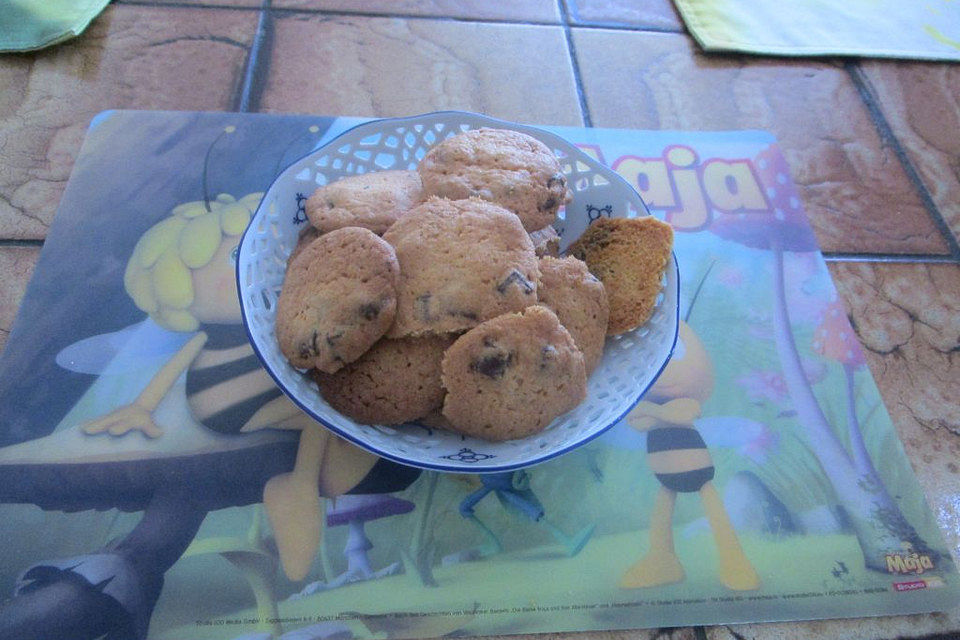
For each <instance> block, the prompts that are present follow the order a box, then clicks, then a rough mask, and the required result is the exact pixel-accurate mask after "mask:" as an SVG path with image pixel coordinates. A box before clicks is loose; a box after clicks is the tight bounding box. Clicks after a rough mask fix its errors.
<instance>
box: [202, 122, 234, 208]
mask: <svg viewBox="0 0 960 640" xmlns="http://www.w3.org/2000/svg"><path fill="white" fill-rule="evenodd" d="M236 130H237V128H236V127H235V126H233V125H232V124H231V125H229V126H226V127H224V128H223V131H221V132H220V135H218V136H217V137H216V138H214V139H213V142H211V143H210V146H209V147H207V155H205V156H204V157H203V173H202V174H201V176H202V177H201V183H200V185H201V187H200V188H201V189H202V191H203V206H204V207H206V209H207V211H211V209H210V190H209V188H208V187H207V167H209V166H210V152H212V151H213V148H214V147H215V146H217V143H218V142H220V138H222V137H223V136H225V135H226V134H228V133H233V132H234V131H236Z"/></svg>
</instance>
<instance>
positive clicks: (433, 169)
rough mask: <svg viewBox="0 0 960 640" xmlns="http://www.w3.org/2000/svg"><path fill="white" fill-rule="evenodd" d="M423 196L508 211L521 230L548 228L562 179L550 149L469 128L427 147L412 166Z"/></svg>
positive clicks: (510, 134) (521, 137)
mask: <svg viewBox="0 0 960 640" xmlns="http://www.w3.org/2000/svg"><path fill="white" fill-rule="evenodd" d="M417 171H419V172H420V178H421V179H422V180H423V193H424V195H425V196H441V197H444V198H450V199H451V200H459V199H462V198H470V197H478V198H482V199H484V200H489V201H490V202H495V203H496V204H499V205H500V206H502V207H504V208H506V209H508V210H510V211H512V212H514V213H515V214H517V216H519V218H520V220H521V222H523V227H524V228H525V229H526V230H527V231H535V230H537V229H542V228H543V227H545V226H547V225H548V224H551V223H552V222H553V221H554V219H555V218H556V216H557V209H559V208H560V205H562V204H564V203H565V202H566V201H567V198H568V193H567V179H566V177H565V176H564V175H563V171H562V169H561V168H560V163H559V162H558V161H557V158H556V156H554V155H553V153H552V152H551V151H550V149H549V148H548V147H547V146H546V145H545V144H543V143H542V142H540V141H539V140H537V139H536V138H532V137H530V136H528V135H526V134H523V133H520V132H518V131H509V130H506V129H489V128H482V129H473V130H471V131H467V132H465V133H461V134H458V135H455V136H453V137H451V138H448V139H446V140H444V141H443V142H441V143H440V144H438V145H437V146H435V147H433V148H432V149H430V151H428V152H427V155H426V156H424V158H423V160H422V161H421V162H420V164H419V165H418V166H417Z"/></svg>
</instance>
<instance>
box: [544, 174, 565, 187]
mask: <svg viewBox="0 0 960 640" xmlns="http://www.w3.org/2000/svg"><path fill="white" fill-rule="evenodd" d="M554 186H559V187H560V188H561V189H562V188H564V187H566V186H567V179H566V178H565V177H564V175H563V174H562V173H555V174H553V175H552V176H551V177H550V179H549V180H547V189H553V187H554Z"/></svg>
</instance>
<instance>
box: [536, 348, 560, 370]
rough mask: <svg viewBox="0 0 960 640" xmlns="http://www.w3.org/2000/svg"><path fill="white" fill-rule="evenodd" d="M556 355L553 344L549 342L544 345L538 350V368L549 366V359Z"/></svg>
mask: <svg viewBox="0 0 960 640" xmlns="http://www.w3.org/2000/svg"><path fill="white" fill-rule="evenodd" d="M556 355H557V350H556V348H555V347H554V346H553V345H551V344H548V345H545V346H544V347H543V348H542V349H541V350H540V369H541V370H542V369H546V368H547V367H549V366H550V364H551V361H552V360H553V359H554V358H555V357H556Z"/></svg>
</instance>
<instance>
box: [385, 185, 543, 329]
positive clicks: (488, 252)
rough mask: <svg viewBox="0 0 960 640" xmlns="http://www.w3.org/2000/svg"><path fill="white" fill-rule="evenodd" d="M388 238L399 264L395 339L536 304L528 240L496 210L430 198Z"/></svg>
mask: <svg viewBox="0 0 960 640" xmlns="http://www.w3.org/2000/svg"><path fill="white" fill-rule="evenodd" d="M383 239H384V240H386V241H387V242H389V243H390V244H391V245H393V247H394V249H395V250H396V253H397V259H398V260H399V262H400V285H399V288H398V293H397V319H396V322H395V323H394V325H393V327H392V328H391V329H390V332H389V333H388V336H389V337H391V338H400V337H403V336H409V335H423V334H428V333H433V334H440V333H450V332H456V331H463V330H464V329H469V328H471V327H474V326H476V325H478V324H479V323H481V322H483V321H484V320H487V319H489V318H493V317H496V316H499V315H501V314H503V313H507V312H510V311H519V310H521V309H524V308H526V307H528V306H530V305H532V304H535V303H536V301H537V281H538V280H539V278H540V271H539V268H538V266H537V257H536V255H535V254H534V251H533V243H532V242H531V241H530V236H529V235H527V233H526V232H525V231H524V230H523V226H522V225H521V224H520V220H519V219H518V218H517V216H515V215H513V214H512V213H510V212H509V211H507V210H506V209H503V208H502V207H499V206H497V205H495V204H492V203H489V202H485V201H483V200H480V199H479V198H470V199H468V200H446V199H443V198H430V199H429V200H427V201H426V202H424V203H423V204H420V205H418V206H416V207H414V208H413V209H412V210H411V211H410V212H409V213H408V214H407V215H405V216H404V217H403V218H401V219H400V220H398V221H397V222H396V223H395V224H394V225H393V226H392V227H390V229H388V230H387V232H386V233H385V234H383Z"/></svg>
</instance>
